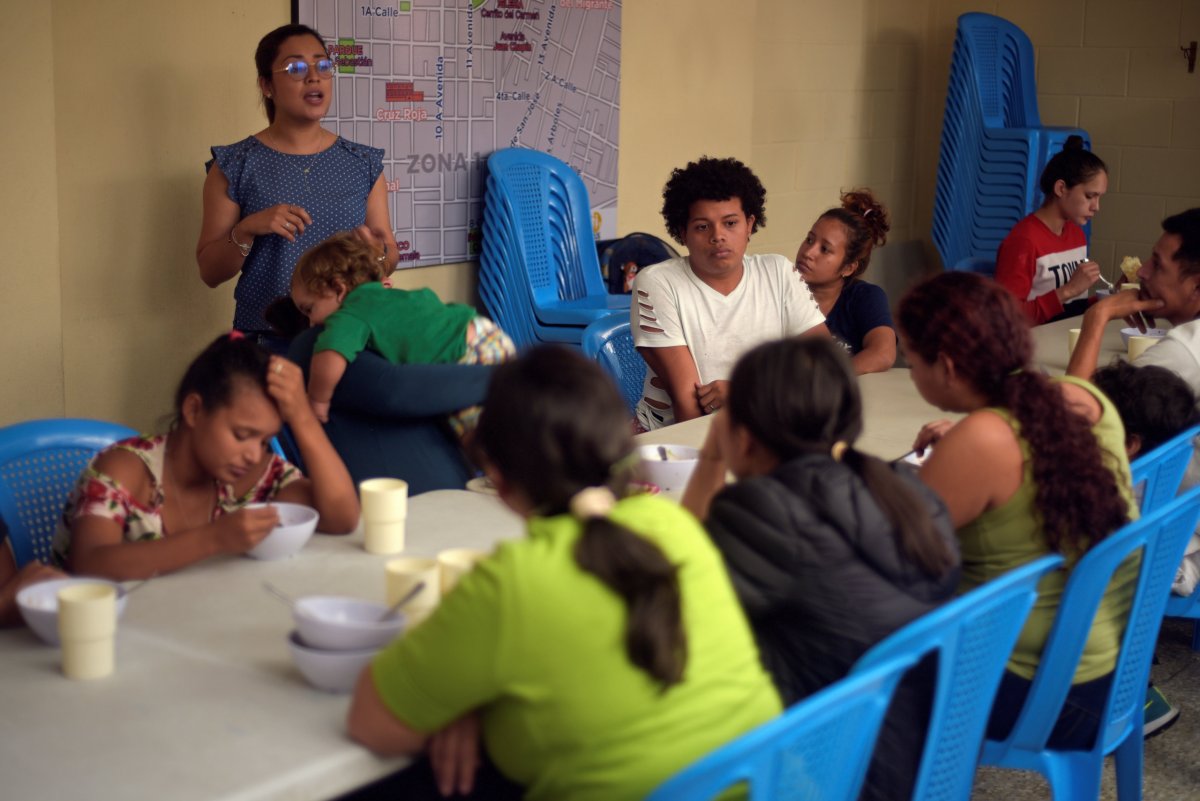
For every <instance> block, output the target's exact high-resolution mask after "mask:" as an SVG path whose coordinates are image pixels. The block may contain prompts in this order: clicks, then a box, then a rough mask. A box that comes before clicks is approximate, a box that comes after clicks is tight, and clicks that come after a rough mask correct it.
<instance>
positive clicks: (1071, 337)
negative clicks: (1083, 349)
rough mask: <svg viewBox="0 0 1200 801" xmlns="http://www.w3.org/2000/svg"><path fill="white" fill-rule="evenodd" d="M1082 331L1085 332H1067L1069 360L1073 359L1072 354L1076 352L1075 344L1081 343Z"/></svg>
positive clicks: (1079, 329)
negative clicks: (1080, 335) (1080, 333)
mask: <svg viewBox="0 0 1200 801" xmlns="http://www.w3.org/2000/svg"><path fill="white" fill-rule="evenodd" d="M1082 330H1083V329H1082V328H1072V329H1071V330H1070V331H1068V332H1067V358H1068V359H1069V358H1070V357H1071V354H1073V353H1074V352H1075V344H1076V343H1077V342H1079V332H1080V331H1082Z"/></svg>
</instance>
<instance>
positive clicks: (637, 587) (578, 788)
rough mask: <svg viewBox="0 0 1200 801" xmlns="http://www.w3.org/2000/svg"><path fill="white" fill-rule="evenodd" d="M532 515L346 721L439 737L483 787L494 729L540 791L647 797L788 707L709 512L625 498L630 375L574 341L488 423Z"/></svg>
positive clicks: (530, 788) (400, 740)
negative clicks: (621, 387) (521, 534)
mask: <svg viewBox="0 0 1200 801" xmlns="http://www.w3.org/2000/svg"><path fill="white" fill-rule="evenodd" d="M476 440H477V442H478V444H479V446H480V449H481V451H482V452H483V457H484V463H485V464H486V466H487V472H488V475H489V476H490V477H491V479H492V481H493V482H494V483H495V485H496V488H497V491H498V493H499V495H500V498H501V499H502V500H503V501H504V502H505V503H506V504H507V505H508V506H509V507H511V508H512V509H513V510H515V511H516V512H518V513H519V514H521V515H523V516H524V517H526V518H527V520H528V537H527V538H526V539H524V540H518V541H512V542H505V543H503V544H501V545H500V546H498V547H497V549H496V551H495V552H494V553H493V554H492V555H491V557H489V558H488V559H486V560H484V561H483V562H481V563H480V564H479V565H478V566H477V567H476V568H475V569H474V570H473V571H472V572H471V573H470V574H468V575H467V576H466V577H464V578H463V579H462V581H461V582H460V583H459V584H458V586H457V587H455V589H454V591H453V592H451V593H450V594H449V595H448V596H447V597H446V598H445V599H444V600H443V601H442V604H441V606H440V607H439V608H438V610H437V611H436V612H435V613H434V614H433V616H432V617H430V618H429V619H428V620H427V621H425V622H424V623H423V624H422V625H421V626H420V627H418V628H416V629H415V630H413V631H412V632H411V633H409V634H408V635H407V636H406V637H404V638H403V639H402V640H400V641H398V642H396V643H394V644H393V645H391V646H389V647H388V648H387V649H386V650H384V651H383V652H382V653H381V654H380V655H379V656H378V657H377V658H376V660H375V661H374V663H373V664H372V665H371V666H369V667H368V668H367V670H366V671H364V673H363V675H362V677H361V678H360V680H359V683H358V687H357V688H356V690H355V696H354V701H353V703H352V705H351V708H350V713H349V720H348V725H349V731H350V735H351V736H352V737H353V738H355V739H357V740H359V741H360V742H362V743H363V744H364V745H366V746H367V747H369V748H371V749H372V750H374V751H376V752H379V753H383V754H416V753H418V752H420V751H421V750H422V749H423V748H425V747H426V746H427V745H428V746H429V749H430V753H431V756H432V757H433V770H434V773H435V774H436V775H437V780H438V784H439V789H441V790H442V791H443V792H449V791H451V790H453V789H458V790H459V791H463V792H465V791H468V790H470V789H471V786H472V784H473V782H474V761H475V758H476V754H477V753H478V747H477V740H478V736H479V735H478V734H477V733H478V732H481V734H482V740H483V745H484V747H485V750H486V752H487V754H488V756H489V757H490V758H491V760H492V761H494V762H495V764H496V766H497V767H498V768H499V769H500V771H501V773H503V774H504V776H506V777H507V778H508V779H510V780H511V781H513V782H515V783H516V784H518V785H520V786H521V787H523V788H524V797H525V798H527V799H531V800H532V801H537V800H538V799H556V800H557V799H564V798H570V799H574V801H588V800H589V799H595V801H600V800H601V799H605V800H608V799H626V798H628V799H634V798H642V797H644V796H645V795H646V794H648V793H649V792H650V791H651V790H652V789H654V787H656V786H657V785H658V784H659V783H660V782H662V781H663V780H664V779H666V778H667V777H669V776H671V775H672V774H674V773H675V772H677V771H678V770H680V769H681V768H683V767H685V766H686V765H688V764H690V763H691V762H693V761H695V760H697V759H699V758H700V757H702V756H704V755H705V754H706V753H708V752H709V751H711V750H713V749H714V748H716V747H717V746H719V745H721V744H723V743H725V742H727V741H729V740H731V739H733V738H735V737H737V736H738V735H740V734H742V733H743V732H745V731H747V730H749V729H751V728H753V727H754V726H756V725H758V724H759V723H762V722H764V721H766V720H768V719H770V718H771V717H772V716H774V715H776V714H777V713H778V712H779V711H780V702H779V698H778V695H777V694H776V692H775V689H774V687H773V686H772V683H771V680H770V678H769V676H768V675H767V674H766V672H765V671H764V669H763V668H762V666H761V664H760V662H759V658H758V652H757V650H756V648H755V645H754V640H753V637H752V635H751V633H750V629H749V626H748V624H747V622H746V618H745V616H744V614H743V612H742V610H741V607H740V605H739V604H738V601H737V598H736V596H735V595H734V592H733V587H732V584H731V582H730V580H729V577H728V574H727V573H726V571H725V567H724V564H723V562H722V560H721V556H720V554H719V553H718V552H717V551H716V549H715V548H714V546H713V545H712V543H711V542H710V541H709V539H708V537H707V535H706V534H705V532H704V530H703V529H702V528H701V526H700V525H699V523H698V522H697V521H696V519H695V518H694V517H692V516H691V514H689V513H688V512H687V511H685V510H684V509H682V508H681V507H679V506H678V505H676V504H674V503H671V502H669V501H666V500H664V499H661V498H658V497H655V496H651V495H645V494H642V495H634V496H632V497H625V498H622V499H621V500H617V496H618V495H621V494H623V490H624V489H625V487H626V486H627V483H628V478H627V475H626V470H625V468H626V467H627V466H628V464H629V458H628V457H629V454H630V453H631V451H632V442H631V440H630V436H629V423H628V416H627V413H626V411H625V407H624V403H623V402H622V400H621V398H620V395H619V394H618V393H617V390H616V387H615V386H614V385H613V384H612V382H611V381H610V380H609V379H608V377H607V376H606V375H604V373H603V372H601V371H600V369H599V368H598V367H597V366H596V365H594V364H591V363H589V362H587V361H586V360H584V359H583V358H582V357H580V356H578V355H575V354H572V353H570V352H568V351H566V350H564V349H557V348H545V349H534V350H532V351H530V352H529V353H527V354H526V355H525V356H523V357H522V358H521V359H519V360H517V361H516V362H512V363H510V364H508V365H505V366H503V367H501V368H499V369H498V370H497V372H496V375H495V378H494V379H493V381H492V386H491V389H490V391H489V393H488V396H487V399H486V401H485V403H484V410H483V414H482V416H481V418H480V421H479V428H478V430H477V432H476Z"/></svg>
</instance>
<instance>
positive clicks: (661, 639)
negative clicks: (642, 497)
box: [475, 346, 687, 688]
mask: <svg viewBox="0 0 1200 801" xmlns="http://www.w3.org/2000/svg"><path fill="white" fill-rule="evenodd" d="M475 441H476V443H477V445H478V446H479V449H480V450H481V452H482V456H483V460H484V462H485V463H486V464H487V465H488V472H489V474H490V475H491V477H492V480H493V481H494V482H495V483H496V488H497V490H498V491H499V493H500V497H501V498H503V499H504V501H505V502H506V503H508V504H509V505H510V506H512V507H513V508H514V509H515V510H517V511H518V512H520V513H522V514H525V515H537V516H549V515H562V514H571V515H572V516H574V517H575V518H577V519H578V520H579V522H580V524H581V528H582V531H581V533H580V535H579V539H578V540H576V542H575V546H574V557H575V562H576V564H577V565H578V566H579V567H580V568H581V569H582V570H584V571H586V572H588V573H591V574H592V575H593V576H595V577H596V578H598V579H599V580H600V581H602V582H604V584H605V585H607V586H608V587H609V588H610V589H612V591H613V592H615V593H616V594H617V595H618V596H619V597H620V598H621V599H622V600H623V601H624V603H625V607H626V610H627V613H628V614H627V617H626V624H625V636H624V644H625V652H626V656H627V657H628V659H629V661H630V663H631V664H633V665H634V666H635V667H638V668H640V669H642V670H643V671H645V672H646V673H647V674H649V676H650V677H651V678H652V679H653V680H654V681H655V682H657V683H658V684H659V685H660V686H662V687H663V688H666V687H669V686H670V685H672V684H675V683H677V682H679V681H680V680H681V679H682V677H683V673H684V668H685V666H686V664H687V641H686V637H685V634H684V629H683V622H682V609H681V604H680V598H679V582H678V578H677V576H676V567H675V566H674V565H673V564H672V563H671V562H670V561H669V560H668V559H667V558H666V556H665V555H664V554H663V552H662V551H661V550H660V549H659V548H658V546H657V545H655V544H654V543H653V542H651V541H650V540H648V539H645V538H643V537H641V536H639V535H638V534H636V533H634V532H633V531H631V530H629V529H627V528H625V527H624V526H621V525H618V524H617V523H615V522H613V521H612V520H611V519H610V518H609V516H608V512H609V510H610V509H611V506H612V504H613V503H614V502H615V496H618V495H621V494H623V492H622V491H623V490H624V488H625V486H626V484H627V482H628V475H627V471H626V470H625V469H624V467H623V466H624V465H625V464H626V463H627V461H628V459H627V457H628V456H629V454H630V453H631V451H632V449H633V441H632V437H631V436H630V427H629V415H628V412H627V411H626V409H625V403H624V401H623V400H622V399H621V395H620V393H619V392H618V391H617V387H616V385H615V384H614V383H613V382H612V380H611V379H610V378H609V377H608V376H607V375H606V374H605V373H604V372H603V371H602V370H601V369H600V367H599V366H598V365H596V364H595V363H593V362H589V361H588V360H587V359H585V358H583V357H582V356H581V355H579V354H578V353H573V352H571V351H569V350H567V349H566V348H556V347H549V346H546V347H539V348H533V349H532V350H529V351H526V352H525V354H524V355H522V356H521V357H520V358H518V359H517V360H516V361H512V362H508V363H507V364H504V365H502V366H500V367H499V368H497V370H496V373H495V376H494V377H493V378H492V383H491V386H490V387H489V388H488V393H487V398H486V399H485V400H484V404H483V413H482V414H481V415H480V418H479V427H478V428H477V429H476V431H475Z"/></svg>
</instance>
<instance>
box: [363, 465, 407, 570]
mask: <svg viewBox="0 0 1200 801" xmlns="http://www.w3.org/2000/svg"><path fill="white" fill-rule="evenodd" d="M358 494H359V498H360V499H361V501H362V519H363V533H364V535H365V538H364V541H363V547H364V548H365V549H366V550H367V553H375V554H389V553H399V552H400V551H403V550H404V523H405V520H406V519H407V518H408V482H407V481H402V480H401V479H398V478H369V479H367V480H366V481H363V482H362V483H360V484H359V485H358Z"/></svg>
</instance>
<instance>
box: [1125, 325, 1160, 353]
mask: <svg viewBox="0 0 1200 801" xmlns="http://www.w3.org/2000/svg"><path fill="white" fill-rule="evenodd" d="M1166 335H1167V330H1166V329H1165V328H1148V329H1146V333H1144V334H1143V333H1142V332H1141V331H1139V330H1137V329H1136V328H1122V329H1121V344H1123V345H1124V346H1125V349H1126V350H1128V349H1129V338H1130V337H1158V338H1159V339H1161V338H1162V337H1165V336H1166Z"/></svg>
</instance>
